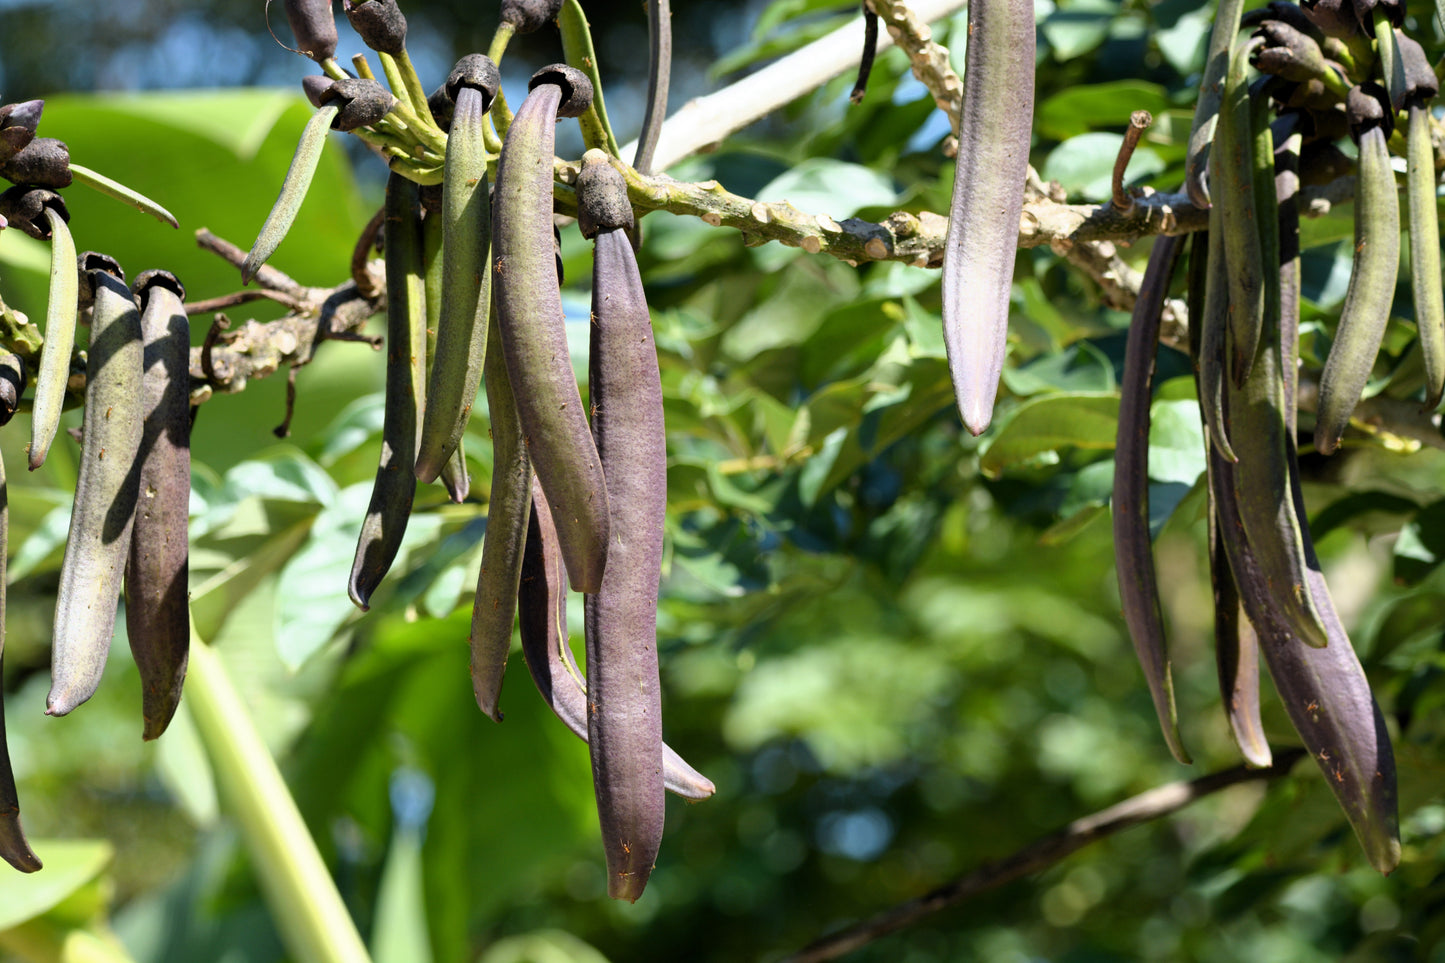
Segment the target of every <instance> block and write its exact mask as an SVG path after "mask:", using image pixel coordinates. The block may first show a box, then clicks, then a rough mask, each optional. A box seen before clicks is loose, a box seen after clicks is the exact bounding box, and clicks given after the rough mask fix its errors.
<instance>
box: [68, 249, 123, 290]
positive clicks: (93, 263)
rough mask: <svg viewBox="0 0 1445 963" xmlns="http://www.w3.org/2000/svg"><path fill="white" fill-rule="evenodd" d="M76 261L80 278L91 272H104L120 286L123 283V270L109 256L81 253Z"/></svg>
mask: <svg viewBox="0 0 1445 963" xmlns="http://www.w3.org/2000/svg"><path fill="white" fill-rule="evenodd" d="M76 261H77V262H78V263H79V265H80V274H81V276H82V277H87V276H89V275H90V272H91V271H104V272H105V273H106V274H109V275H110V276H111V277H113V278H115V279H116V280H117V281H119V282H120V283H121V284H124V283H125V270H124V269H123V268H121V266H120V262H119V261H117V260H116V259H115V258H113V257H111V256H110V255H109V254H102V253H100V252H99V251H82V252H81V253H80V256H79V257H78V258H76Z"/></svg>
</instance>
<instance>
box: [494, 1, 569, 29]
mask: <svg viewBox="0 0 1445 963" xmlns="http://www.w3.org/2000/svg"><path fill="white" fill-rule="evenodd" d="M561 10H562V0H502V11H501V21H502V22H503V23H509V24H511V25H512V32H513V33H535V32H536V31H538V30H541V29H542V28H543V27H545V26H546V25H547V24H549V23H551V22H553V21H554V20H556V19H557V14H558V13H560V12H561Z"/></svg>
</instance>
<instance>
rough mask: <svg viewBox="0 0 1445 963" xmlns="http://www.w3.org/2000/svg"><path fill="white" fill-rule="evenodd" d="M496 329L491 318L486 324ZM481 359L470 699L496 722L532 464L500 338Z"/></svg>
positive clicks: (529, 498) (529, 500)
mask: <svg viewBox="0 0 1445 963" xmlns="http://www.w3.org/2000/svg"><path fill="white" fill-rule="evenodd" d="M491 323H492V324H493V325H495V324H496V321H495V319H493V320H492V322H491ZM489 341H490V345H491V346H490V348H489V349H488V351H487V358H486V362H487V364H486V368H487V371H486V376H487V407H488V410H489V411H490V412H491V419H492V494H491V499H490V501H488V503H487V540H486V542H485V543H484V544H483V545H482V570H481V572H480V573H478V575H477V594H476V598H475V601H474V603H473V605H472V630H471V635H470V637H469V643H470V646H471V670H472V694H473V695H474V696H476V699H477V705H478V706H479V707H480V708H481V710H482V711H483V712H484V713H486V714H487V715H488V716H491V717H492V718H493V719H495V720H496V721H498V722H501V721H502V713H501V711H500V710H499V709H498V708H497V700H498V697H499V696H500V695H501V691H502V674H503V673H504V672H506V670H507V655H508V654H509V653H510V652H511V649H512V622H513V617H514V616H515V614H516V611H517V609H516V600H517V583H518V581H519V580H520V579H521V577H522V550H523V548H524V547H525V545H526V541H527V518H528V515H529V514H530V505H531V503H532V459H531V456H530V454H529V452H528V450H527V445H526V443H525V442H524V440H523V438H522V428H521V424H520V423H519V421H518V420H517V402H516V399H515V397H514V396H513V394H512V385H511V381H510V379H509V378H508V377H507V361H506V358H504V357H503V356H502V346H501V344H500V338H499V337H498V336H497V335H496V334H495V333H493V336H492V337H491V338H490V339H489Z"/></svg>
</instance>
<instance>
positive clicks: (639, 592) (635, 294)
mask: <svg viewBox="0 0 1445 963" xmlns="http://www.w3.org/2000/svg"><path fill="white" fill-rule="evenodd" d="M583 165H584V169H585V168H586V167H592V168H594V169H595V170H596V171H597V174H596V175H594V176H593V177H589V179H588V181H587V182H586V183H585V184H584V185H583V191H584V192H579V194H578V199H577V200H578V206H579V208H581V209H587V210H588V215H587V220H588V222H589V223H590V224H594V225H596V226H597V228H598V232H597V234H596V236H595V238H594V242H593V243H594V245H595V252H594V260H593V264H594V268H593V276H592V343H591V353H590V365H589V368H590V376H589V379H588V387H589V391H590V393H591V399H592V432H593V435H594V436H595V437H596V439H597V453H598V455H599V456H600V457H601V459H602V469H603V472H604V473H605V476H606V479H607V497H608V503H609V505H610V510H611V526H610V529H609V531H610V538H609V543H608V549H607V569H606V571H604V572H603V574H602V585H601V586H600V587H599V589H598V590H597V592H596V593H595V594H591V595H588V596H587V598H586V601H585V612H586V635H587V702H588V705H587V741H588V745H589V747H590V748H591V753H592V784H593V788H594V790H595V791H596V794H597V812H598V815H599V817H600V818H601V822H602V845H603V848H604V849H605V850H606V853H607V880H608V883H607V891H608V894H609V895H610V896H612V897H613V898H615V899H626V900H636V899H637V898H638V897H639V896H641V895H642V890H643V887H645V886H646V885H647V878H648V876H649V874H651V872H652V865H653V862H654V861H655V859H656V856H657V850H658V847H659V846H660V845H661V844H662V822H663V779H662V700H661V687H660V684H659V682H658V668H657V593H658V585H659V582H660V581H661V577H662V547H663V546H662V537H663V528H664V526H665V524H666V520H667V441H666V435H665V433H664V428H663V412H662V380H661V376H660V375H659V373H658V366H657V349H656V347H655V346H654V344H653V339H652V319H651V317H650V316H649V314H648V310H647V299H646V295H645V294H644V292H643V289H642V277H641V275H640V274H639V272H638V269H637V261H636V259H635V257H634V255H633V253H632V244H631V242H630V241H629V240H628V239H627V235H626V233H625V232H624V231H623V230H622V229H621V226H620V225H616V224H610V225H609V224H607V223H605V221H603V220H602V219H603V218H605V217H607V216H609V215H610V213H611V212H613V211H615V210H616V208H617V207H618V206H619V205H620V206H622V207H625V206H626V203H627V201H626V198H627V187H626V185H625V184H624V183H623V180H622V177H621V175H619V174H618V173H617V172H616V171H614V170H613V169H612V167H611V166H610V165H608V164H607V161H606V159H605V158H604V157H603V155H602V153H601V152H600V151H589V152H588V155H587V157H586V158H585V159H584V162H583ZM608 193H610V194H612V196H611V197H605V196H604V195H606V194H608ZM626 213H627V214H628V215H629V217H630V214H631V211H630V210H628V211H627V212H626Z"/></svg>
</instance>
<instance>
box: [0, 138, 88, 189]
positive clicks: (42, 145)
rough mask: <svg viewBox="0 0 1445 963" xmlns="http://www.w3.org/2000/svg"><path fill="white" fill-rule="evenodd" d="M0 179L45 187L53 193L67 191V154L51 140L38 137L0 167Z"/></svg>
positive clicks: (61, 143)
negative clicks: (64, 189)
mask: <svg viewBox="0 0 1445 963" xmlns="http://www.w3.org/2000/svg"><path fill="white" fill-rule="evenodd" d="M0 177H4V178H5V179H6V180H7V181H9V182H10V183H12V184H23V185H26V186H32V187H48V188H50V189H51V190H53V191H58V190H60V189H61V188H65V187H69V186H70V182H71V179H72V178H71V174H70V150H69V148H67V147H66V146H65V143H64V142H63V141H59V140H56V139H55V138H54V137H37V138H35V139H34V140H32V141H31V142H30V144H29V145H28V146H27V147H26V148H25V149H24V150H22V151H21V152H20V153H18V154H16V155H15V156H14V157H12V158H10V159H9V160H7V161H5V162H4V163H3V164H0Z"/></svg>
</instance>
